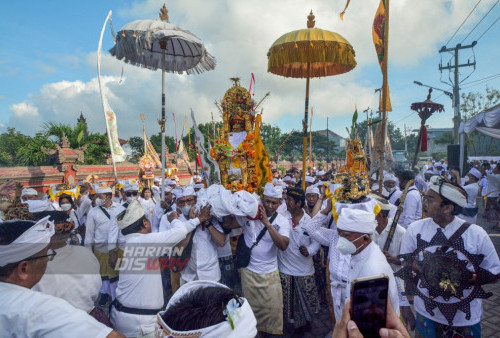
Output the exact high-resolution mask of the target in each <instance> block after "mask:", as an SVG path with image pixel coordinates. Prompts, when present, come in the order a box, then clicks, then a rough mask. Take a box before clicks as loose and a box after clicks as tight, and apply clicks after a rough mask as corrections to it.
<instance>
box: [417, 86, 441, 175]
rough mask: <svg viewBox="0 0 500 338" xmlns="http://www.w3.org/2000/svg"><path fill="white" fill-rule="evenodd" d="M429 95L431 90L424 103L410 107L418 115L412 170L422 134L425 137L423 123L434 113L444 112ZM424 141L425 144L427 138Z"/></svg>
mask: <svg viewBox="0 0 500 338" xmlns="http://www.w3.org/2000/svg"><path fill="white" fill-rule="evenodd" d="M431 93H432V88H429V94H428V95H427V100H425V101H424V102H415V103H412V104H411V107H410V108H411V110H415V111H416V112H417V113H418V116H419V117H420V131H419V132H418V140H417V146H416V149H415V156H414V157H413V164H412V166H411V167H412V168H415V165H416V164H417V155H418V148H419V147H420V145H421V143H422V135H423V134H425V135H427V129H425V122H426V121H427V119H428V118H429V117H431V116H432V114H434V112H436V111H437V112H442V111H444V107H443V105H442V104H439V103H435V102H432V101H431ZM425 140H426V142H427V136H426V139H425ZM425 150H427V149H425Z"/></svg>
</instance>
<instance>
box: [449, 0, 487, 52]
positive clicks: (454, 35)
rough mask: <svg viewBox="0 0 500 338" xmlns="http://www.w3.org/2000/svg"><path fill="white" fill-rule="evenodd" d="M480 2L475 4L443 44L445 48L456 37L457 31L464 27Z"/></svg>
mask: <svg viewBox="0 0 500 338" xmlns="http://www.w3.org/2000/svg"><path fill="white" fill-rule="evenodd" d="M481 1H482V0H479V1H478V2H477V4H476V5H475V6H474V8H473V9H472V10H471V11H470V13H469V15H467V17H466V18H465V20H464V21H462V23H461V24H460V26H459V27H458V28H457V30H456V31H455V33H453V35H452V36H451V38H450V39H449V40H448V41H447V42H446V43H445V44H444V45H445V46H447V45H448V44H449V43H450V41H451V39H453V38H454V37H455V35H457V33H458V31H459V30H460V28H462V26H463V25H464V23H465V21H467V19H468V18H469V17H470V16H471V14H472V12H474V10H475V9H476V7H477V6H478V5H479V3H480V2H481Z"/></svg>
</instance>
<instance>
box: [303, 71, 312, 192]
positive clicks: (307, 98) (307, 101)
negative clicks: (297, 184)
mask: <svg viewBox="0 0 500 338" xmlns="http://www.w3.org/2000/svg"><path fill="white" fill-rule="evenodd" d="M310 70H311V63H310V62H308V63H307V78H306V102H305V111H304V121H302V124H303V125H304V126H303V128H304V144H303V147H302V189H303V190H306V161H307V119H308V117H309V116H308V115H309V73H310Z"/></svg>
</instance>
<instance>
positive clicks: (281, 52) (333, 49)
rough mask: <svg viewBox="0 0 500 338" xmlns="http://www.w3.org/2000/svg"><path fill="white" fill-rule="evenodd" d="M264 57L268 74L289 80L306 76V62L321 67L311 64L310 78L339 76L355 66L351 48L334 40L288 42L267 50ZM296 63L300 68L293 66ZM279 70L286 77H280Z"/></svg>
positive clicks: (353, 53)
mask: <svg viewBox="0 0 500 338" xmlns="http://www.w3.org/2000/svg"><path fill="white" fill-rule="evenodd" d="M311 43H312V46H311ZM268 57H269V60H268V71H269V72H271V73H275V74H279V75H285V76H292V77H306V76H307V73H306V66H305V65H306V64H307V63H308V62H310V63H312V64H319V63H324V64H325V65H324V66H322V67H318V66H317V65H316V66H314V65H313V66H312V67H311V74H310V75H309V76H310V77H318V76H327V75H335V74H341V73H345V72H348V71H349V70H351V69H353V68H354V67H356V60H355V52H354V50H353V48H352V47H351V46H350V45H347V44H345V43H339V42H336V41H314V42H311V41H299V42H289V43H286V44H282V45H277V46H273V47H271V49H270V50H269V53H268ZM298 63H300V64H303V65H304V66H303V67H302V66H297V64H298ZM278 71H280V72H278ZM281 71H284V72H285V73H287V74H283V73H281ZM293 74H296V75H293Z"/></svg>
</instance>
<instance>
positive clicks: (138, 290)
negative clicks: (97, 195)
mask: <svg viewBox="0 0 500 338" xmlns="http://www.w3.org/2000/svg"><path fill="white" fill-rule="evenodd" d="M193 224H194V223H189V222H181V221H179V220H174V221H173V222H172V227H171V229H170V230H168V231H164V232H159V233H149V234H140V233H133V234H129V235H126V236H125V240H126V243H125V248H124V254H123V260H122V264H121V265H120V277H119V279H118V286H117V288H116V299H117V300H118V301H119V302H120V303H121V304H122V305H124V306H126V307H130V308H136V309H143V310H148V309H149V310H154V309H160V308H162V307H163V305H164V304H163V287H162V282H161V274H160V271H161V265H162V264H161V263H160V262H158V259H159V257H158V255H157V254H158V249H159V248H160V249H161V247H173V246H174V245H175V244H177V243H178V242H179V241H181V240H182V239H183V238H185V237H186V235H187V234H188V232H191V231H192V230H193V229H194V227H195V226H194V225H193ZM148 249H149V250H148ZM155 260H156V261H155ZM141 262H142V263H141ZM140 263H141V264H140ZM111 311H112V312H111V322H112V324H113V326H114V327H115V329H116V330H117V331H119V332H120V333H122V334H124V335H126V336H127V337H135V336H136V335H137V332H138V331H139V329H141V330H142V332H143V333H144V334H148V333H150V332H153V330H154V327H155V324H156V314H154V315H134V314H130V313H125V312H120V311H117V310H116V309H115V308H114V307H113V308H112V310H111Z"/></svg>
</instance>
